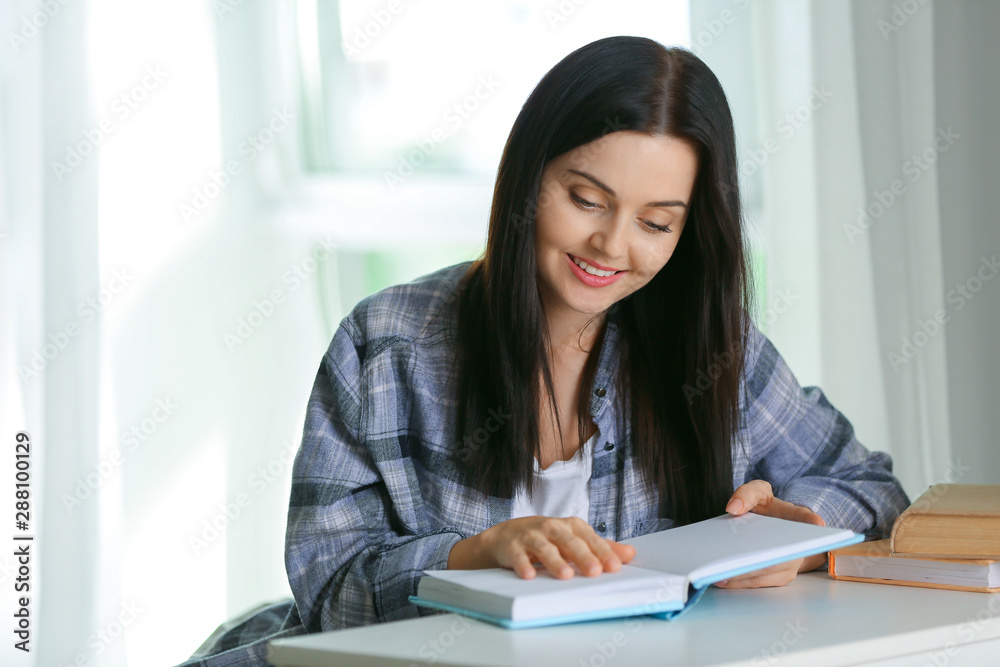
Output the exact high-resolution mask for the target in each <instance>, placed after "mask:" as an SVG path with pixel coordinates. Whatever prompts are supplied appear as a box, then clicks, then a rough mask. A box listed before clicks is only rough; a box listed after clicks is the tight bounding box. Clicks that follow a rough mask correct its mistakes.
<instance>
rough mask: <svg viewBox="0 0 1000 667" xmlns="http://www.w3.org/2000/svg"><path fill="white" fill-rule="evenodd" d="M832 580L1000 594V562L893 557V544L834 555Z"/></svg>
mask: <svg viewBox="0 0 1000 667" xmlns="http://www.w3.org/2000/svg"><path fill="white" fill-rule="evenodd" d="M830 576H831V577H833V578H834V579H841V580H844V581H864V582H867V583H875V584H893V585H896V586H919V587H921V588H945V589H949V590H955V591H977V592H980V593H1000V560H989V559H976V560H971V559H961V560H959V559H946V558H913V557H908V558H901V557H897V556H893V555H892V553H890V551H889V540H877V541H875V542H862V543H860V544H854V545H851V546H849V547H844V548H842V549H837V550H836V551H831V552H830Z"/></svg>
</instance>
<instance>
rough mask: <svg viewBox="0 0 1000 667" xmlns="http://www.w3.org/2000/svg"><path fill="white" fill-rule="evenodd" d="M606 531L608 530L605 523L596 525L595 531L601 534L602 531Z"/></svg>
mask: <svg viewBox="0 0 1000 667" xmlns="http://www.w3.org/2000/svg"><path fill="white" fill-rule="evenodd" d="M607 529H608V525H607V524H606V523H604V522H603V521H602V522H600V523H599V524H597V530H599V531H601V532H602V533H603V532H604V531H606V530H607Z"/></svg>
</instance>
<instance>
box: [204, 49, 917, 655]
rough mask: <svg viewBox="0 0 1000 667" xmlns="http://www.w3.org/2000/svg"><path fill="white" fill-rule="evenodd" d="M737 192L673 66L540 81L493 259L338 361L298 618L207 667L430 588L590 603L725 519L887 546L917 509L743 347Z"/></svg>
mask: <svg viewBox="0 0 1000 667" xmlns="http://www.w3.org/2000/svg"><path fill="white" fill-rule="evenodd" d="M736 176H737V161H736V150H735V139H734V132H733V122H732V118H731V115H730V111H729V107H728V104H727V101H726V97H725V95H724V93H723V91H722V88H721V86H720V85H719V82H718V80H717V79H716V77H715V76H714V75H713V74H712V72H711V71H710V70H709V69H708V67H707V66H706V65H705V64H704V63H703V62H702V61H701V60H699V59H698V58H697V57H695V56H694V55H692V54H691V53H690V52H688V51H686V50H684V49H679V48H671V49H668V48H664V47H663V46H662V45H660V44H658V43H657V42H655V41H652V40H649V39H645V38H640V37H610V38H606V39H601V40H598V41H596V42H593V43H591V44H588V45H586V46H584V47H582V48H580V49H578V50H576V51H574V52H573V53H571V54H570V55H568V56H567V57H566V58H565V59H563V60H562V61H561V62H560V63H558V64H557V65H556V66H555V67H554V68H553V69H552V70H551V71H550V72H548V73H547V74H546V75H545V77H544V78H543V79H542V80H541V81H540V82H539V83H538V85H537V87H536V88H535V89H534V91H533V92H532V93H531V96H530V97H529V98H528V100H527V101H526V102H525V104H524V106H523V108H522V109H521V112H520V114H519V115H518V117H517V120H516V121H515V123H514V126H513V129H512V130H511V132H510V136H509V138H508V140H507V144H506V146H505V148H504V152H503V157H502V159H501V162H500V166H499V170H498V173H497V179H496V188H495V191H494V196H493V204H492V209H491V213H490V221H489V236H488V240H487V246H486V250H485V252H484V254H483V256H482V257H481V258H479V259H477V260H476V261H473V262H466V263H463V264H458V265H455V266H450V267H446V268H442V269H440V270H439V271H436V272H434V273H432V274H429V275H427V276H424V277H422V278H420V279H418V280H416V281H414V282H412V283H409V284H406V285H399V286H396V287H392V288H389V289H386V290H383V291H381V292H379V293H377V294H374V295H372V296H370V297H368V298H366V299H365V300H363V301H362V302H361V303H359V304H358V305H357V306H356V307H355V308H354V310H353V311H352V312H351V313H350V314H349V315H348V316H347V317H345V318H344V320H343V321H342V322H341V324H340V326H339V328H338V329H337V331H336V333H335V334H334V336H333V340H332V342H331V343H330V346H329V349H328V350H327V352H326V354H325V355H324V357H323V360H322V363H321V364H320V368H319V373H318V375H317V377H316V382H315V385H314V388H313V393H312V396H311V397H310V399H309V405H308V412H307V417H306V423H305V429H304V433H303V439H302V445H301V448H300V450H299V452H298V455H297V457H296V460H295V465H294V470H293V479H292V493H291V499H290V503H289V511H288V527H287V534H286V566H287V572H288V577H289V582H290V584H291V588H292V592H293V594H294V601H289V602H287V603H284V604H278V605H273V606H271V607H269V608H268V609H266V610H264V611H263V612H260V613H258V614H257V616H256V617H254V618H253V619H251V620H252V621H253V623H250V622H248V623H246V624H244V625H245V627H244V630H243V631H235V632H231V633H229V635H228V637H227V638H226V640H225V641H223V642H216V644H215V645H214V647H213V650H214V651H218V650H222V649H226V648H229V649H231V650H229V651H227V652H226V654H225V655H229V656H236V655H237V654H238V655H239V656H242V658H241V659H244V660H247V659H250V658H251V657H252V656H260V657H261V659H262V656H263V655H264V652H263V648H262V647H263V646H264V643H265V641H266V640H267V639H271V638H274V637H278V636H290V635H293V634H300V633H303V632H317V631H323V630H332V629H337V628H345V627H350V626H356V625H362V624H367V623H373V622H379V621H389V620H396V619H404V618H410V617H415V616H417V615H418V614H424V613H430V612H428V611H427V610H421V609H420V608H418V607H416V606H414V605H412V604H410V603H409V601H408V597H409V596H410V595H412V594H414V593H415V590H416V584H417V581H418V580H419V578H420V576H421V575H422V573H423V571H424V570H425V569H433V568H446V567H447V568H484V567H504V568H511V569H513V570H514V571H515V572H516V573H517V574H518V575H519V576H521V577H526V578H530V577H533V576H536V574H537V571H538V568H545V569H546V570H548V571H550V572H551V573H552V574H553V575H555V576H557V577H571V576H602V573H604V572H614V571H616V570H618V569H619V568H620V567H621V564H622V563H625V562H628V561H629V560H630V559H631V558H632V556H633V555H634V549H633V548H632V547H629V546H625V545H622V544H619V541H620V540H623V539H626V538H630V537H634V536H637V535H641V534H644V533H648V532H652V531H656V530H663V529H666V528H669V527H671V526H676V525H683V524H687V523H691V522H694V521H698V520H701V519H706V518H709V517H712V516H716V515H719V514H722V513H724V512H730V513H732V514H742V513H745V512H758V513H762V514H768V515H771V516H777V517H782V518H786V519H792V520H796V521H805V522H810V523H816V524H824V523H826V524H829V525H834V526H838V527H843V528H850V529H852V530H855V531H858V532H863V533H866V534H867V535H868V536H870V537H881V536H883V535H885V534H886V533H887V531H888V530H889V528H890V527H891V525H892V522H893V519H894V518H895V517H896V515H897V514H898V513H899V512H900V511H901V510H902V509H903V508H905V507H906V506H907V504H908V500H907V498H906V496H905V494H904V493H903V491H902V489H901V487H900V485H899V483H898V481H897V480H896V479H895V478H894V477H893V475H892V473H891V461H890V459H889V457H888V456H887V455H885V454H883V453H879V452H870V451H868V450H867V449H865V448H864V447H863V446H862V445H861V444H860V443H859V442H858V440H857V439H856V438H855V437H854V433H853V430H852V428H851V425H850V423H849V422H848V421H847V419H845V418H844V416H843V415H842V414H841V413H840V412H838V411H837V410H836V409H835V408H834V407H833V406H832V405H831V404H830V403H829V402H828V401H827V400H826V398H825V397H824V395H823V393H822V392H821V391H820V390H819V389H818V388H815V387H807V388H802V387H800V386H799V384H798V383H797V381H796V380H795V378H794V376H793V375H792V373H791V371H790V370H789V368H788V367H787V366H786V364H785V362H784V361H783V359H782V358H781V356H780V355H779V354H778V352H777V351H776V350H775V348H774V346H773V345H772V344H771V343H770V341H768V340H767V338H765V337H764V336H763V335H762V334H761V333H760V331H759V330H758V329H757V328H756V327H755V326H754V325H753V323H752V321H751V320H750V317H749V315H748V313H750V312H751V306H752V304H751V293H750V287H749V285H750V282H749V278H748V275H747V258H746V250H745V247H744V236H743V232H742V229H741V223H742V218H741V210H740V198H739V189H738V186H737V178H736ZM824 563H825V555H820V556H813V557H809V558H805V559H799V560H796V561H791V562H787V563H784V564H781V565H777V566H774V567H772V568H768V569H766V570H762V571H759V572H754V573H750V574H747V575H744V576H741V577H738V578H734V579H732V580H730V581H728V582H726V583H725V587H726V588H739V587H756V586H780V585H784V584H787V583H788V582H790V581H791V580H793V579H794V578H795V576H796V574H797V573H798V572H804V571H808V570H812V569H815V568H817V567H821V566H822V565H823V564H824ZM574 567H575V569H576V570H578V571H579V575H577V574H575V570H574ZM267 618H271V619H273V621H274V623H272V624H270V625H268V623H266V622H265V621H266V619H267ZM251 626H252V629H250V628H251ZM251 640H255V642H256V643H251V644H250V645H249V646H243V647H242V648H239V649H235V648H233V647H234V646H237V645H239V644H241V643H245V642H248V641H251ZM255 651H256V652H255ZM210 652H211V651H210ZM217 664H228V663H217Z"/></svg>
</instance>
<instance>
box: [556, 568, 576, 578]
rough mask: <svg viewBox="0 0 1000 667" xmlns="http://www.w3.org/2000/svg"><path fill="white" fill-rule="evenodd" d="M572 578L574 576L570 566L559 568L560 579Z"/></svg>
mask: <svg viewBox="0 0 1000 667" xmlns="http://www.w3.org/2000/svg"><path fill="white" fill-rule="evenodd" d="M571 576H573V568H571V567H570V566H569V565H563V566H562V567H561V568H559V577H560V578H565V577H571Z"/></svg>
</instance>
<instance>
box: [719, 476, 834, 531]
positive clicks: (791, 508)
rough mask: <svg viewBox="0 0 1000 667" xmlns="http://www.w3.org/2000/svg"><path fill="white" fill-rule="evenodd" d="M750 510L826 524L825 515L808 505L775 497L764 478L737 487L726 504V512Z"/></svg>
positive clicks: (783, 517)
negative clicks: (814, 510) (817, 512)
mask: <svg viewBox="0 0 1000 667" xmlns="http://www.w3.org/2000/svg"><path fill="white" fill-rule="evenodd" d="M750 511H752V512H754V513H755V514H762V515H764V516H773V517H777V518H779V519H787V520H789V521H800V522H802V523H811V524H814V525H817V526H825V525H826V521H824V520H823V517H821V516H820V515H819V514H816V513H815V512H813V511H812V510H811V509H809V508H808V507H803V506H802V505H796V504H795V503H790V502H788V501H786V500H781V499H780V498H775V497H774V491H773V490H772V489H771V484H770V483H768V482H765V481H764V480H762V479H755V480H752V481H750V482H747V483H746V484H744V485H742V486H740V487H739V488H737V489H736V490H735V491H733V495H732V496H731V497H730V498H729V503H728V504H727V505H726V512H728V513H729V514H733V515H736V516H739V515H740V514H746V513H747V512H750Z"/></svg>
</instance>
